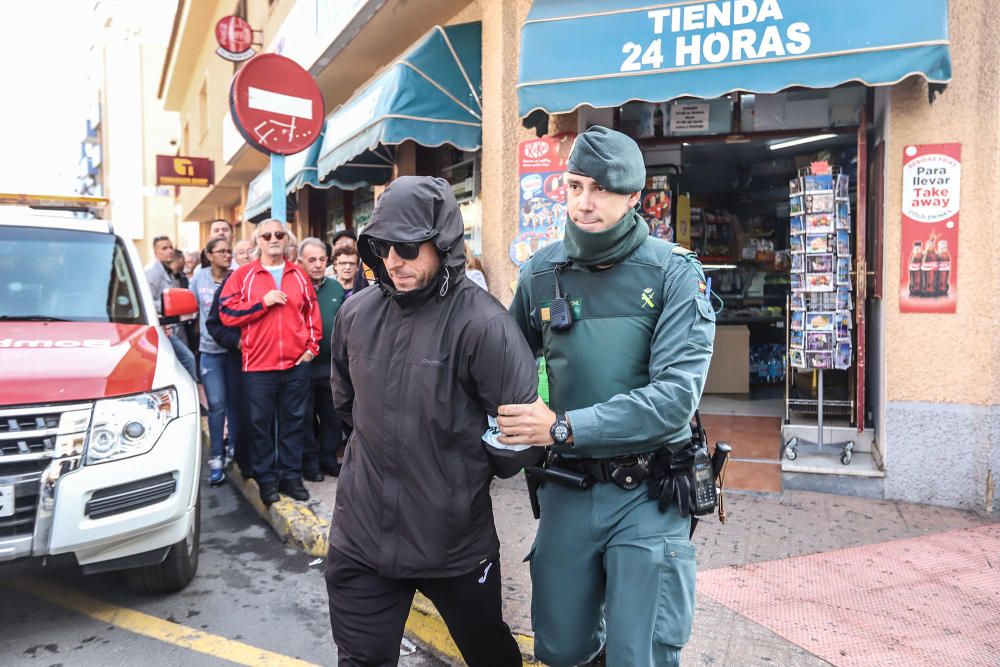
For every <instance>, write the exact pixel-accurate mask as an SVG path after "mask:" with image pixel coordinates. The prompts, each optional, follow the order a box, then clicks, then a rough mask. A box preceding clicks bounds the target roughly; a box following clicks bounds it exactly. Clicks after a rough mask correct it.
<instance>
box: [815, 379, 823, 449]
mask: <svg viewBox="0 0 1000 667" xmlns="http://www.w3.org/2000/svg"><path fill="white" fill-rule="evenodd" d="M818 395H819V404H818V405H817V406H816V409H817V412H818V417H819V429H818V430H819V433H818V437H817V439H816V444H817V445H819V446H818V447H817V451H820V452H821V451H823V369H822V368H821V369H819V392H818Z"/></svg>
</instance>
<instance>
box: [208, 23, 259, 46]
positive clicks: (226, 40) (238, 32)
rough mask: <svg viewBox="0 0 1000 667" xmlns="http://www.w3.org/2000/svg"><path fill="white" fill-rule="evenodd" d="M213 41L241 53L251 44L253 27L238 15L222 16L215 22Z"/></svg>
mask: <svg viewBox="0 0 1000 667" xmlns="http://www.w3.org/2000/svg"><path fill="white" fill-rule="evenodd" d="M215 41H217V42H218V43H219V46H221V47H222V48H224V49H225V50H226V51H229V52H231V53H243V52H245V51H248V50H249V49H250V46H251V45H252V44H253V28H251V27H250V24H249V23H247V22H246V19H243V18H240V17H239V16H224V17H222V18H221V19H219V22H218V23H216V24H215Z"/></svg>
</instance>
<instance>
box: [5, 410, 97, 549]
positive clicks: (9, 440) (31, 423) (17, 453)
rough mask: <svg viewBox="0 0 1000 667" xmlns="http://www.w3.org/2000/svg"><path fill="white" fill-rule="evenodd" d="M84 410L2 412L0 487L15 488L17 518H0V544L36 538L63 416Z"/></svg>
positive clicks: (15, 512)
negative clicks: (40, 503) (44, 483)
mask: <svg viewBox="0 0 1000 667" xmlns="http://www.w3.org/2000/svg"><path fill="white" fill-rule="evenodd" d="M84 407H87V406H85V405H81V404H74V405H50V406H38V407H34V406H22V407H13V408H10V407H4V408H0V484H5V485H7V484H13V485H14V514H13V516H5V517H0V540H3V539H5V538H11V537H23V536H24V535H31V534H33V532H34V530H35V519H36V516H37V512H38V500H39V499H38V493H39V486H40V482H41V478H42V473H43V472H44V470H45V469H46V468H47V467H48V465H49V463H50V462H51V461H52V458H53V457H54V456H55V450H56V438H57V437H58V433H59V424H60V419H61V418H62V414H63V412H64V411H67V410H80V409H81V408H84Z"/></svg>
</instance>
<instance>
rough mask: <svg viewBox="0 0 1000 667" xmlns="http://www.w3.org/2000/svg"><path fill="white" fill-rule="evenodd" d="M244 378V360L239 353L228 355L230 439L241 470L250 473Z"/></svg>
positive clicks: (227, 397)
mask: <svg viewBox="0 0 1000 667" xmlns="http://www.w3.org/2000/svg"><path fill="white" fill-rule="evenodd" d="M245 382H246V381H245V379H244V378H243V358H242V356H241V355H240V353H239V351H238V350H237V351H235V352H233V351H230V352H229V353H228V354H227V355H226V390H227V395H226V417H227V418H228V419H229V438H230V440H231V441H232V443H233V450H234V458H235V460H236V465H238V466H239V467H240V470H242V471H245V472H250V471H251V467H250V449H251V445H250V443H251V438H252V436H251V433H250V415H249V412H248V410H247V400H246V388H245V387H244V384H245Z"/></svg>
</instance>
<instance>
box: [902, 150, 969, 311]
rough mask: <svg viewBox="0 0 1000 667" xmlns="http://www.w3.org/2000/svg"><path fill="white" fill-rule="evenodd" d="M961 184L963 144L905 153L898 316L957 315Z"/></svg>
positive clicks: (905, 151) (904, 151)
mask: <svg viewBox="0 0 1000 667" xmlns="http://www.w3.org/2000/svg"><path fill="white" fill-rule="evenodd" d="M961 181H962V145H961V144H958V143H953V144H924V145H920V146H906V147H905V148H904V149H903V216H902V217H903V225H902V227H903V229H902V250H901V252H902V265H901V274H902V275H901V277H900V290H899V310H900V312H903V313H954V312H955V304H956V302H957V294H956V292H957V290H956V286H957V284H958V216H959V209H960V202H961Z"/></svg>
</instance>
